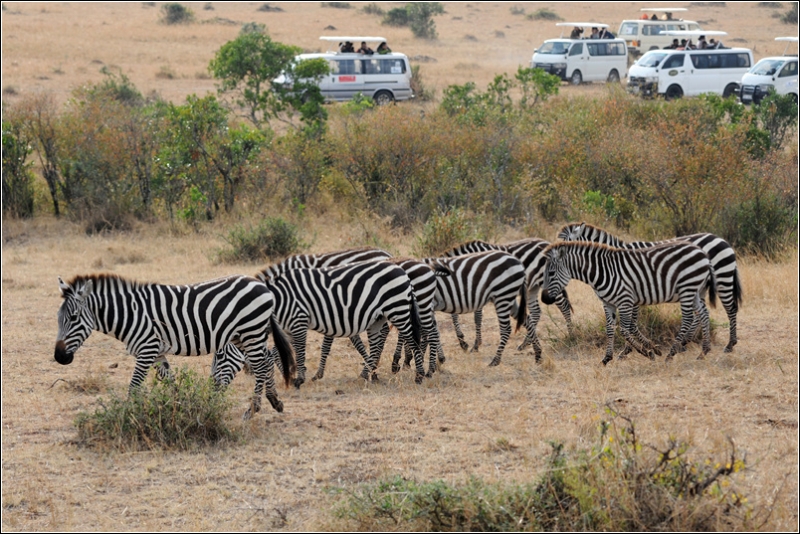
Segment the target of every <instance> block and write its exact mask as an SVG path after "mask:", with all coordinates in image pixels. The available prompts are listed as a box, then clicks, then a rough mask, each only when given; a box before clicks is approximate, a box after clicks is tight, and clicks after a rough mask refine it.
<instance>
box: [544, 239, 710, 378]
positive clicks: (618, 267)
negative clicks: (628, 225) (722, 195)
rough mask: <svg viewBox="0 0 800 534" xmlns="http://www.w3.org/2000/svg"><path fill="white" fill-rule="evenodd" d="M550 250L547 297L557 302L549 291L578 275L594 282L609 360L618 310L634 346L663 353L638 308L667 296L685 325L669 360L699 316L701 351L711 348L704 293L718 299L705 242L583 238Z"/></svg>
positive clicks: (554, 291) (547, 301) (559, 288)
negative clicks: (642, 243) (648, 243)
mask: <svg viewBox="0 0 800 534" xmlns="http://www.w3.org/2000/svg"><path fill="white" fill-rule="evenodd" d="M545 255H546V257H547V266H546V268H545V275H544V289H543V291H542V302H544V303H545V304H552V303H553V302H554V300H553V299H552V298H551V297H550V295H554V294H555V295H557V294H558V293H559V292H561V291H562V290H563V289H564V287H566V285H567V284H568V283H569V281H570V279H573V278H574V279H576V280H580V281H581V282H584V283H586V284H588V285H589V286H591V288H592V289H594V292H595V294H596V295H597V296H598V298H600V300H601V301H602V303H603V309H604V311H605V315H606V337H607V338H608V342H607V346H606V354H605V357H604V358H603V364H604V365H605V364H607V363H608V362H610V361H611V360H612V359H613V350H614V329H615V327H616V315H617V313H619V322H620V328H621V330H622V333H623V335H624V336H625V340H626V341H627V342H628V343H629V344H630V345H631V346H632V347H633V348H635V349H636V350H638V351H639V352H641V353H642V354H644V355H645V356H647V357H648V358H650V359H654V356H653V353H655V354H657V355H659V356H660V355H661V352H660V351H659V350H658V349H657V348H656V347H655V346H654V345H653V343H652V342H651V341H650V340H648V339H647V338H646V337H644V335H642V333H641V332H640V331H639V328H638V326H637V325H636V322H635V321H634V313H635V311H636V310H637V309H638V308H639V307H640V306H645V305H649V304H658V303H662V302H680V305H681V329H680V332H679V333H678V335H677V336H676V338H675V343H674V344H673V345H672V348H671V349H670V352H669V355H668V356H667V360H671V359H672V357H673V356H674V355H675V353H676V352H678V351H680V350H681V349H682V347H683V342H684V340H685V339H686V337H687V336H688V335H689V334H690V333H693V332H694V327H695V326H696V321H698V320H699V323H700V326H701V327H702V329H703V350H702V353H701V355H700V357H701V358H702V357H703V356H705V355H706V354H707V353H708V351H709V350H711V331H710V322H709V316H708V308H706V307H705V305H704V304H703V298H704V296H705V293H706V291H707V292H708V294H709V299H710V301H711V304H712V305H714V304H715V303H716V284H715V281H714V271H713V270H712V269H711V262H710V261H709V259H708V256H706V253H705V252H703V250H702V249H701V248H700V247H697V246H695V245H693V244H692V243H689V242H687V241H670V242H667V243H663V244H661V245H658V246H655V247H650V248H644V249H635V250H634V249H619V248H613V247H610V246H608V245H603V244H599V243H587V242H580V241H578V242H560V243H554V244H552V245H550V246H549V247H547V249H546V250H545ZM695 314H696V315H697V318H698V319H695Z"/></svg>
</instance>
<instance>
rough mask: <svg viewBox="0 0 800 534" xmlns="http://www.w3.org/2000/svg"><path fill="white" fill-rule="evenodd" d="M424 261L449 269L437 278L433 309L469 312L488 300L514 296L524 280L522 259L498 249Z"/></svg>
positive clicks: (481, 306) (505, 298)
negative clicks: (447, 272)
mask: <svg viewBox="0 0 800 534" xmlns="http://www.w3.org/2000/svg"><path fill="white" fill-rule="evenodd" d="M425 262H426V263H433V262H439V263H441V264H442V265H444V266H445V267H447V268H448V269H450V271H451V273H452V275H451V276H442V277H437V278H436V292H437V296H436V301H437V302H436V310H437V311H444V312H446V313H457V314H463V313H470V312H473V311H475V310H479V309H481V308H483V307H484V306H485V305H486V304H488V303H489V302H495V304H497V302H498V301H504V300H513V299H514V298H515V297H516V295H517V294H518V293H519V292H520V288H521V287H522V286H523V285H524V282H525V268H524V267H523V265H522V263H521V262H520V261H519V260H518V259H517V258H515V257H514V256H512V255H511V254H509V253H507V252H503V251H499V250H494V251H489V252H476V253H472V254H466V255H462V256H454V257H449V258H427V259H426V260H425Z"/></svg>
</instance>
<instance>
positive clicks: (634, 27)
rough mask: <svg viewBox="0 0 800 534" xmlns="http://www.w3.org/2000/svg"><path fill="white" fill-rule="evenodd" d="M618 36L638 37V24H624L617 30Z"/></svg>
mask: <svg viewBox="0 0 800 534" xmlns="http://www.w3.org/2000/svg"><path fill="white" fill-rule="evenodd" d="M619 34H620V35H634V36H635V35H639V25H638V24H635V23H633V24H631V23H630V22H626V23H625V24H623V25H622V26H620V28H619Z"/></svg>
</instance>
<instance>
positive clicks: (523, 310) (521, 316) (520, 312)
mask: <svg viewBox="0 0 800 534" xmlns="http://www.w3.org/2000/svg"><path fill="white" fill-rule="evenodd" d="M519 296H520V301H519V307H518V308H517V317H516V319H517V329H516V330H514V332H517V331H519V329H520V328H522V325H524V324H525V318H526V317H527V316H528V303H527V302H526V301H527V299H528V288H527V287H526V285H525V284H522V287H521V288H520V289H519Z"/></svg>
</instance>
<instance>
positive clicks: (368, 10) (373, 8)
mask: <svg viewBox="0 0 800 534" xmlns="http://www.w3.org/2000/svg"><path fill="white" fill-rule="evenodd" d="M361 11H363V12H364V13H365V14H366V15H378V16H381V17H382V16H383V15H385V14H386V11H384V10H383V8H381V6H379V5H378V4H376V3H375V2H370V3H369V4H367V5H365V6H364V7H363V8H361Z"/></svg>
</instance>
